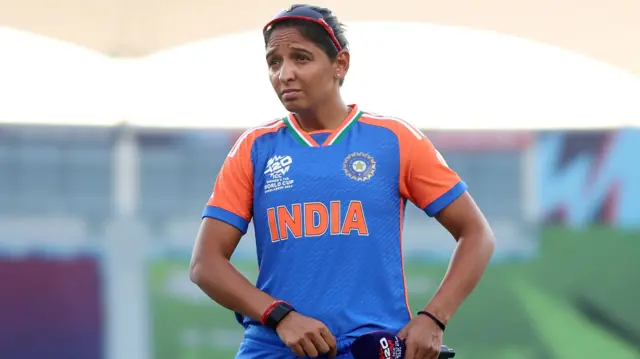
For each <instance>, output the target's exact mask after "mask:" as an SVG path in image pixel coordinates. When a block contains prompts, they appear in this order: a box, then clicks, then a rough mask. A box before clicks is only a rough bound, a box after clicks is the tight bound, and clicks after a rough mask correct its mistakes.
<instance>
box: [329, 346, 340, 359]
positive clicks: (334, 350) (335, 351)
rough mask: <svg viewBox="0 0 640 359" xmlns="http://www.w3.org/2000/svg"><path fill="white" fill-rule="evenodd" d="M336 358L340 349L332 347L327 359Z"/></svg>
mask: <svg viewBox="0 0 640 359" xmlns="http://www.w3.org/2000/svg"><path fill="white" fill-rule="evenodd" d="M336 356H338V347H337V346H333V347H331V350H330V351H329V355H328V356H327V357H328V359H333V358H335V357H336Z"/></svg>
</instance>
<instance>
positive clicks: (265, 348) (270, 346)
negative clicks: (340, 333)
mask: <svg viewBox="0 0 640 359" xmlns="http://www.w3.org/2000/svg"><path fill="white" fill-rule="evenodd" d="M269 331H270V329H267V328H260V327H257V326H256V327H250V328H249V329H248V330H247V331H246V332H245V337H244V340H243V341H242V343H241V344H240V349H239V350H238V354H236V357H235V359H299V357H298V356H297V355H296V354H295V353H294V352H293V351H292V350H291V349H289V348H288V347H287V346H285V345H284V344H283V343H282V341H281V340H280V338H278V337H277V334H276V335H275V336H274V335H273V334H275V333H269ZM352 341H353V340H352V339H349V338H336V342H337V344H338V355H337V356H336V359H353V356H352V355H351V352H350V350H349V347H350V346H351V342H352ZM325 358H326V356H323V355H321V356H319V357H318V359H325Z"/></svg>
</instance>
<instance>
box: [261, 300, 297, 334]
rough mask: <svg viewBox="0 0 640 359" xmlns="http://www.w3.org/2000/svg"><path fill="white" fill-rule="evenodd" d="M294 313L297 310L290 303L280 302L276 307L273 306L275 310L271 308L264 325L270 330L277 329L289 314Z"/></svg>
mask: <svg viewBox="0 0 640 359" xmlns="http://www.w3.org/2000/svg"><path fill="white" fill-rule="evenodd" d="M293 311H295V310H294V309H293V307H292V306H291V305H290V304H289V303H287V302H283V301H280V302H278V303H277V304H276V305H275V306H273V308H271V310H270V311H269V313H268V314H267V316H266V318H265V323H264V324H265V326H267V327H269V328H273V329H276V327H277V326H278V324H280V321H282V319H284V317H286V316H287V314H289V313H291V312H293Z"/></svg>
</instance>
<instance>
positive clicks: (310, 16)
mask: <svg viewBox="0 0 640 359" xmlns="http://www.w3.org/2000/svg"><path fill="white" fill-rule="evenodd" d="M283 20H303V21H309V22H312V23H315V24H318V25H320V26H322V28H323V29H324V30H325V31H326V32H327V34H328V35H329V37H330V38H331V41H333V44H334V45H335V46H336V48H337V49H338V51H341V50H342V46H340V42H339V41H338V39H337V38H336V34H335V33H334V32H333V29H332V28H331V26H329V24H327V22H326V21H324V18H323V17H322V14H320V13H319V12H317V11H315V10H313V9H311V8H308V7H306V6H299V7H296V8H293V9H290V10H284V11H282V12H280V13H278V15H276V16H275V17H274V18H273V20H271V21H269V23H267V24H266V25H265V26H264V29H263V32H264V33H266V32H267V31H269V29H270V28H271V26H272V25H273V24H275V23H277V22H280V21H283Z"/></svg>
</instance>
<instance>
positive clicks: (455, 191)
mask: <svg viewBox="0 0 640 359" xmlns="http://www.w3.org/2000/svg"><path fill="white" fill-rule="evenodd" d="M466 190H467V184H466V183H464V181H460V182H458V183H456V185H455V186H453V187H451V189H450V190H448V191H447V192H445V193H444V194H443V195H442V196H440V197H438V198H437V199H436V200H435V201H433V202H431V203H430V204H429V205H428V206H426V207H425V208H424V211H425V212H426V213H427V215H428V216H429V217H433V216H435V215H436V214H438V212H440V211H442V210H443V209H444V208H445V207H446V206H448V205H449V204H451V202H453V201H455V200H456V199H457V198H458V197H460V196H461V195H462V194H463V193H464V191H466Z"/></svg>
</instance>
